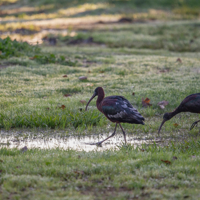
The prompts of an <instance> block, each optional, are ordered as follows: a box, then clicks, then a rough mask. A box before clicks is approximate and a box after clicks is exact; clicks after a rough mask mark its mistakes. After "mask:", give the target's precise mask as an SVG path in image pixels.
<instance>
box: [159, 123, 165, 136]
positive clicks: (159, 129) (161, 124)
mask: <svg viewBox="0 0 200 200" xmlns="http://www.w3.org/2000/svg"><path fill="white" fill-rule="evenodd" d="M165 122H166V120H163V121H162V123H161V125H160V128H159V130H158V135H159V134H160V130H161V128H162V126H163V124H164V123H165Z"/></svg>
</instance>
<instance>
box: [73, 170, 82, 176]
mask: <svg viewBox="0 0 200 200" xmlns="http://www.w3.org/2000/svg"><path fill="white" fill-rule="evenodd" d="M74 173H75V174H78V175H83V174H84V172H83V171H79V170H74Z"/></svg>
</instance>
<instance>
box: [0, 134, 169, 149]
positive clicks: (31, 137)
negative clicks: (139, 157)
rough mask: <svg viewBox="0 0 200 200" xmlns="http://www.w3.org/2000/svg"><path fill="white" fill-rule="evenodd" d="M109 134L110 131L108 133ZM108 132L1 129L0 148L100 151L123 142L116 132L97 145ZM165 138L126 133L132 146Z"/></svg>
mask: <svg viewBox="0 0 200 200" xmlns="http://www.w3.org/2000/svg"><path fill="white" fill-rule="evenodd" d="M109 134H111V133H109ZM109 134H100V135H90V136H63V135H62V134H56V135H55V134H53V133H49V134H47V132H45V133H44V132H43V133H37V134H36V133H32V132H11V131H1V134H0V148H3V147H6V148H18V149H22V148H24V147H27V148H28V149H30V148H40V149H53V148H59V149H63V150H66V149H73V150H79V151H92V150H97V151H102V150H107V149H116V148H118V147H119V146H122V145H123V144H124V138H123V135H122V134H116V135H115V136H114V137H112V138H110V139H109V140H107V141H105V142H104V143H103V145H102V147H97V146H96V145H95V143H96V142H99V141H102V140H103V139H105V138H107V137H108V136H109ZM166 141H167V140H163V139H161V138H158V137H157V138H156V137H155V138H152V137H151V138H150V137H148V136H144V137H138V136H134V135H127V143H128V144H131V145H134V147H137V146H142V144H152V143H154V142H155V143H157V144H163V143H164V142H166Z"/></svg>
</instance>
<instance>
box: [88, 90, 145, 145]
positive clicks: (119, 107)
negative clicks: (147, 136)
mask: <svg viewBox="0 0 200 200" xmlns="http://www.w3.org/2000/svg"><path fill="white" fill-rule="evenodd" d="M95 96H98V98H97V101H96V106H97V108H98V110H99V111H100V112H102V113H103V114H104V115H105V116H106V117H107V118H108V119H109V120H110V121H111V122H114V123H116V125H115V129H114V132H113V134H112V135H110V136H109V137H107V138H106V139H104V140H102V141H100V142H97V143H95V144H96V145H98V146H101V144H102V143H103V142H104V141H106V140H107V139H109V138H111V137H113V136H114V135H115V132H116V129H117V126H118V125H119V126H120V128H121V130H122V133H123V135H124V140H125V144H126V133H125V131H124V129H123V128H122V126H121V124H120V123H130V124H143V125H144V122H143V121H144V117H143V116H142V115H141V114H140V113H139V112H138V111H137V110H136V109H135V108H134V107H133V106H132V105H131V103H130V102H129V101H128V100H127V99H125V98H124V97H123V96H108V97H105V98H104V96H105V94H104V90H103V88H102V87H97V88H96V89H95V90H94V94H93V95H92V97H91V98H90V100H89V101H88V103H87V105H86V108H85V110H87V107H88V105H89V103H90V102H91V101H92V99H93V98H94V97H95Z"/></svg>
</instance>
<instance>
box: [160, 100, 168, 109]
mask: <svg viewBox="0 0 200 200" xmlns="http://www.w3.org/2000/svg"><path fill="white" fill-rule="evenodd" d="M168 104H169V102H168V101H165V100H164V101H160V102H158V106H160V108H161V109H164V108H165V106H166V105H168Z"/></svg>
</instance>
